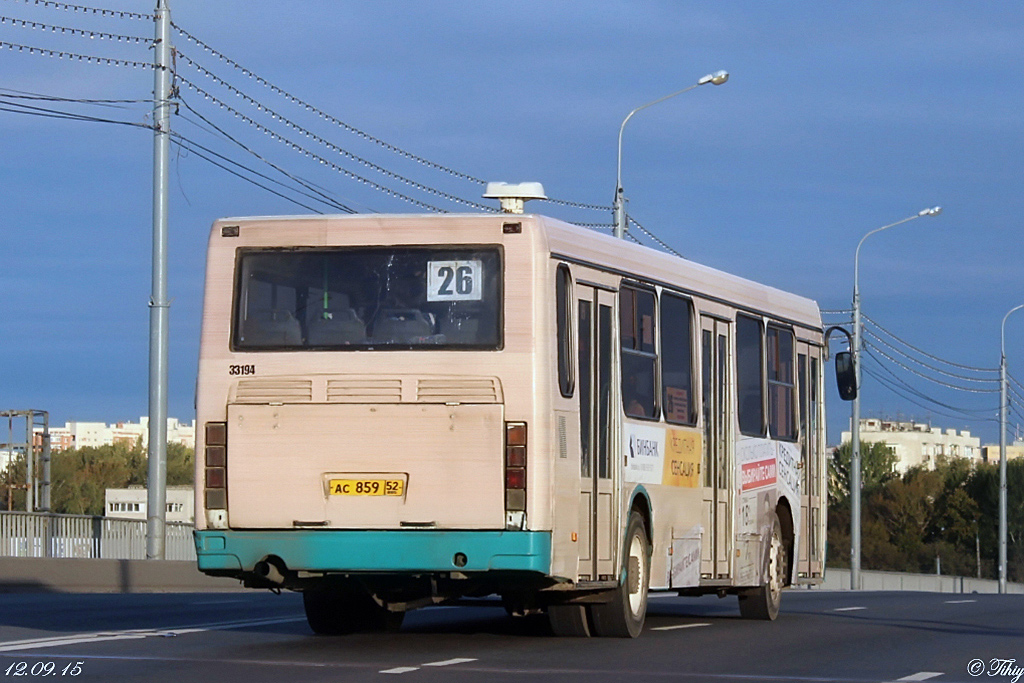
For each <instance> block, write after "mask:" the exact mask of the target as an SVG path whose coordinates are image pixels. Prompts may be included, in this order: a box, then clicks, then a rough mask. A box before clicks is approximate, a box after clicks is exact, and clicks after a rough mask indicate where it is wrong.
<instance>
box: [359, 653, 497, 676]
mask: <svg viewBox="0 0 1024 683" xmlns="http://www.w3.org/2000/svg"><path fill="white" fill-rule="evenodd" d="M475 661H477V660H476V659H475V658H473V657H454V658H452V659H442V660H441V661H439V662H426V663H424V664H420V665H419V666H396V667H395V668H393V669H381V670H380V671H378V672H377V673H381V674H407V673H409V672H410V671H419V670H420V667H424V666H452V665H453V664H465V663H466V662H475Z"/></svg>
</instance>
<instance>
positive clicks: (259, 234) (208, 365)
mask: <svg viewBox="0 0 1024 683" xmlns="http://www.w3.org/2000/svg"><path fill="white" fill-rule="evenodd" d="M824 362H825V349H824V339H823V329H822V323H821V319H820V315H819V311H818V308H817V305H816V304H815V303H814V302H813V301H810V300H808V299H805V298H802V297H799V296H796V295H793V294H788V293H785V292H782V291H779V290H776V289H773V288H771V287H766V286H763V285H759V284H755V283H753V282H749V281H747V280H743V279H741V278H738V277H734V276H731V275H727V274H725V273H722V272H719V271H717V270H713V269H711V268H707V267H704V266H700V265H697V264H695V263H692V262H690V261H686V260H684V259H680V258H676V257H673V256H669V255H667V254H664V253H661V252H657V251H654V250H651V249H648V248H646V247H643V246H638V245H635V244H631V243H627V242H625V241H623V240H617V239H615V238H613V237H610V236H606V235H602V234H597V233H595V232H593V231H590V230H587V229H585V228H581V227H578V226H574V225H570V224H567V223H564V222H561V221H558V220H554V219H551V218H546V217H544V216H540V215H522V214H520V215H510V214H494V215H487V214H480V215H454V214H444V215H422V216H421V215H355V216H301V217H256V218H232V219H224V220H219V221H217V222H216V223H215V224H214V226H213V230H212V234H211V236H210V242H209V253H208V259H207V274H206V291H205V302H204V310H203V325H202V340H201V353H200V362H199V378H198V389H197V418H198V422H199V424H201V425H202V426H203V428H202V429H200V430H197V431H198V432H199V433H198V434H197V454H198V457H197V459H196V460H197V470H196V474H197V476H196V510H197V515H196V522H197V523H196V527H197V531H196V535H195V539H196V550H197V554H198V563H199V569H200V570H201V571H203V572H205V573H207V574H210V575H215V576H231V577H237V578H239V579H240V580H242V581H243V582H244V583H245V585H247V586H250V587H253V588H272V589H281V588H283V589H291V590H297V591H301V592H302V593H303V598H304V604H305V609H306V615H307V617H308V621H309V625H310V627H311V628H312V629H313V630H314V631H315V632H317V633H343V632H348V631H354V630H366V629H383V628H396V627H398V626H399V625H400V623H401V620H402V617H403V615H404V613H405V612H406V611H407V610H410V609H413V608H416V607H420V606H425V605H431V604H438V603H442V602H446V601H453V600H456V599H458V598H460V597H474V596H488V595H495V594H497V595H500V596H501V598H502V601H503V603H504V605H505V607H506V609H508V611H509V612H510V613H513V614H524V613H530V612H537V611H540V610H543V611H546V612H547V614H548V617H549V620H550V623H551V627H552V629H553V631H554V632H555V633H556V634H557V635H572V636H588V635H596V636H620V637H635V636H637V635H638V634H639V633H640V631H641V629H642V626H643V622H644V617H645V613H646V608H647V596H648V591H649V590H650V591H671V592H674V593H678V594H680V595H700V594H705V593H717V594H719V595H722V596H724V595H727V594H733V595H737V596H739V607H740V612H741V614H742V615H743V616H744V617H748V618H757V619H774V618H775V616H776V615H777V613H778V610H779V603H780V598H781V592H782V589H783V588H784V587H785V586H787V585H790V584H794V583H814V582H819V581H821V579H822V574H823V571H824V561H825V503H826V489H825V476H826V466H825V459H824V457H823V448H824V405H823V398H822V393H823V380H822V369H823V364H824Z"/></svg>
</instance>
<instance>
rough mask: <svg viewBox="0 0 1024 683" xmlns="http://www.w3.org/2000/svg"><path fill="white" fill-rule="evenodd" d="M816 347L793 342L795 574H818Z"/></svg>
mask: <svg viewBox="0 0 1024 683" xmlns="http://www.w3.org/2000/svg"><path fill="white" fill-rule="evenodd" d="M819 371H820V360H819V350H818V348H817V347H813V346H810V345H808V344H806V343H804V342H798V343H797V383H798V384H797V391H798V392H799V400H800V405H799V408H800V456H801V464H802V469H801V472H800V525H801V527H802V528H801V529H800V537H801V538H800V551H799V555H798V557H797V576H798V577H800V578H814V577H821V575H822V564H823V559H824V557H823V554H824V539H823V538H821V529H820V526H821V514H822V506H823V505H822V504H823V500H822V495H823V491H822V490H821V489H822V485H823V482H822V443H821V436H822V435H821V425H820V412H819V411H820V409H821V398H820V396H819V395H818V391H819V388H818V373H819Z"/></svg>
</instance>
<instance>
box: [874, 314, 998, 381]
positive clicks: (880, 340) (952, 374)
mask: <svg viewBox="0 0 1024 683" xmlns="http://www.w3.org/2000/svg"><path fill="white" fill-rule="evenodd" d="M864 332H865V336H866V337H869V338H871V339H874V340H876V341H878V343H880V344H882V345H883V346H885V347H886V348H888V349H890V350H891V351H893V352H894V353H896V354H898V355H900V356H903V357H904V358H906V359H907V360H909V361H910V362H912V363H916V364H917V365H919V366H921V367H923V368H927V369H928V370H931V371H932V372H936V373H938V374H940V375H943V376H944V377H950V378H952V379H959V380H963V381H965V382H975V383H977V384H996V385H997V384H998V383H999V379H998V378H996V377H970V376H968V375H961V374H958V373H955V372H949V371H947V370H943V369H942V368H939V367H935V366H933V365H929V364H928V363H925V362H924V361H922V360H920V359H918V358H914V357H913V356H911V355H910V354H909V353H907V352H906V351H903V350H901V349H899V348H897V347H896V346H895V345H893V344H891V343H889V342H887V341H886V340H885V339H883V338H882V337H880V336H878V335H877V334H875V333H874V332H872V331H871V330H870V329H866V328H865V330H864ZM893 362H897V361H895V360H894V361H893ZM907 369H908V370H910V368H907ZM986 372H987V371H986ZM923 376H924V375H922V377H923ZM928 379H931V378H928ZM936 382H937V383H941V382H938V381H937V380H936ZM947 386H950V387H953V388H956V389H959V388H963V389H964V390H965V391H972V389H970V388H967V387H960V386H957V385H953V384H948V385H947ZM986 391H999V389H998V388H995V389H991V390H988V389H986Z"/></svg>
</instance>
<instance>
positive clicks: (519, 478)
mask: <svg viewBox="0 0 1024 683" xmlns="http://www.w3.org/2000/svg"><path fill="white" fill-rule="evenodd" d="M505 488H508V489H525V488H526V470H525V469H524V468H522V467H509V468H508V469H507V470H505Z"/></svg>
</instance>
